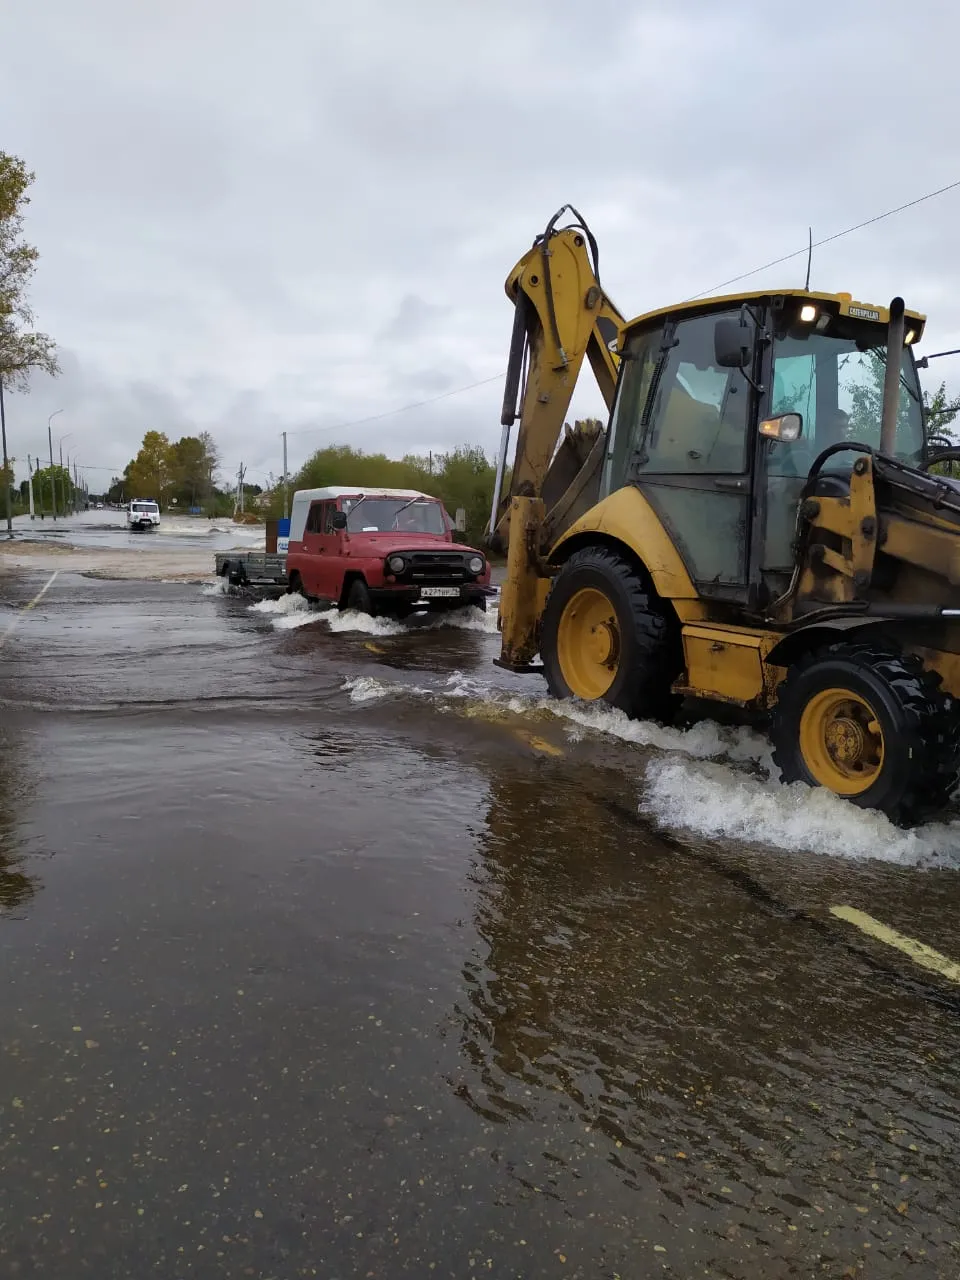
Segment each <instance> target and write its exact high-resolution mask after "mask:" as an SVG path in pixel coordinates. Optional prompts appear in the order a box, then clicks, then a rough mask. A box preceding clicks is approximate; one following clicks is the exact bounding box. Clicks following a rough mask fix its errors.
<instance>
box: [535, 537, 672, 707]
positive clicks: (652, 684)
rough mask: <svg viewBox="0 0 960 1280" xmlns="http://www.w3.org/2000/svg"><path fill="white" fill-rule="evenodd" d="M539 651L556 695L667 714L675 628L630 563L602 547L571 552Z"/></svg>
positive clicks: (555, 585) (554, 590)
mask: <svg viewBox="0 0 960 1280" xmlns="http://www.w3.org/2000/svg"><path fill="white" fill-rule="evenodd" d="M540 656H541V658H542V660H543V668H544V675H545V677H546V681H547V686H548V688H549V690H550V692H551V694H552V695H553V696H554V697H555V698H582V699H584V700H585V701H603V702H606V703H608V704H609V705H610V706H612V707H618V708H619V709H620V710H621V711H625V712H626V714H627V715H628V716H631V717H633V718H635V719H648V720H660V721H666V720H669V719H671V718H672V716H673V714H674V713H675V711H676V709H677V706H678V705H679V701H680V700H679V698H678V697H677V696H676V695H675V694H673V693H672V692H671V689H670V686H671V685H672V684H673V681H674V680H675V679H676V677H677V675H678V674H679V672H680V669H681V648H680V635H679V627H678V626H677V623H676V619H675V618H674V617H673V616H672V614H671V613H669V612H668V606H665V605H664V604H663V603H662V602H661V601H660V600H659V599H658V597H657V596H656V595H655V594H654V593H653V592H652V591H651V590H650V589H649V587H648V586H647V584H646V583H645V582H644V580H643V579H642V578H641V576H640V574H639V573H638V572H637V570H636V568H635V567H634V565H632V564H631V563H630V562H629V561H628V560H627V559H626V558H625V557H623V556H621V555H618V554H617V553H616V552H615V551H611V550H609V549H608V548H606V547H587V548H584V549H583V550H582V551H575V552H574V553H573V555H571V557H570V558H569V560H567V562H566V564H565V565H564V566H563V568H562V569H561V570H560V572H559V573H558V574H557V576H556V578H555V579H554V583H553V586H552V587H551V589H550V594H549V596H548V597H547V602H546V605H545V607H544V611H543V620H542V623H541V628H540Z"/></svg>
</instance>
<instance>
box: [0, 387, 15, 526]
mask: <svg viewBox="0 0 960 1280" xmlns="http://www.w3.org/2000/svg"><path fill="white" fill-rule="evenodd" d="M0 436H2V437H3V508H4V510H5V511H6V513H7V537H8V538H12V537H13V515H12V513H11V511H10V480H11V477H10V476H9V475H8V474H7V468H8V467H9V466H10V463H9V461H8V459H7V420H6V417H5V415H4V412H3V371H2V370H0Z"/></svg>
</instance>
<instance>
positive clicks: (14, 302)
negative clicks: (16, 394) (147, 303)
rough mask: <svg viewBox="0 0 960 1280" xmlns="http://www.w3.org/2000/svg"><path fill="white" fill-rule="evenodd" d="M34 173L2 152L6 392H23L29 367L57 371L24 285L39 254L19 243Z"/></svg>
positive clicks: (2, 365)
mask: <svg viewBox="0 0 960 1280" xmlns="http://www.w3.org/2000/svg"><path fill="white" fill-rule="evenodd" d="M34 177H35V175H34V174H32V173H30V172H28V170H27V167H26V165H25V164H24V163H23V161H22V160H20V159H18V158H17V157H16V156H11V155H8V154H7V153H6V152H5V151H0V377H2V380H3V385H4V387H5V388H7V389H8V390H9V389H11V388H16V389H18V390H26V389H27V386H28V379H29V374H30V370H31V369H42V370H43V371H44V372H46V373H49V374H51V375H53V374H57V373H59V371H60V368H59V365H58V363H57V353H56V346H55V344H54V342H53V340H52V339H51V338H49V337H48V336H47V335H46V334H45V333H37V332H35V331H34V330H33V312H32V311H31V309H30V305H29V303H28V301H27V287H28V285H29V284H30V281H31V279H32V277H33V273H34V272H35V271H36V269H37V259H38V257H39V253H38V252H37V250H36V249H35V248H34V247H33V245H30V244H27V243H26V241H25V240H24V239H23V218H24V209H25V207H26V206H27V205H28V204H29V203H30V200H29V197H28V195H27V191H28V189H29V187H30V184H31V183H32V182H33V180H34Z"/></svg>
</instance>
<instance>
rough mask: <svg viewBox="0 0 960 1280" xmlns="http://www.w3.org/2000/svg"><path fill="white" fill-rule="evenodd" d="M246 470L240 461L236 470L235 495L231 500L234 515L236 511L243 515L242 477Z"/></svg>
mask: <svg viewBox="0 0 960 1280" xmlns="http://www.w3.org/2000/svg"><path fill="white" fill-rule="evenodd" d="M246 471H247V469H246V467H245V466H244V465H243V463H242V462H241V463H240V468H239V470H238V471H237V496H236V497H235V498H234V500H233V514H234V515H236V514H237V512H238V511H239V512H240V514H241V515H243V477H244V476H245V475H246Z"/></svg>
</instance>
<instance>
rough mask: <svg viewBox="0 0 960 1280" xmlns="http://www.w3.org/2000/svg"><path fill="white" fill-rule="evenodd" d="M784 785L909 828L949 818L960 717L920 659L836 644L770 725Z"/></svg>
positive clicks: (804, 665) (815, 660)
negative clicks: (823, 793)
mask: <svg viewBox="0 0 960 1280" xmlns="http://www.w3.org/2000/svg"><path fill="white" fill-rule="evenodd" d="M770 736H771V738H772V741H773V747H774V751H773V759H774V763H775V764H776V765H777V766H778V768H779V770H780V777H781V780H782V781H783V782H806V783H807V784H808V785H809V786H822V787H826V788H827V789H828V790H830V791H833V792H834V793H835V794H836V795H840V796H843V797H844V798H845V799H847V800H851V801H852V802H853V803H854V804H856V805H859V806H861V807H862V808H865V809H879V810H881V811H882V812H883V813H885V814H886V815H887V817H888V818H890V819H891V820H892V821H893V822H897V823H900V824H901V825H907V824H911V823H915V822H917V821H919V820H920V819H922V818H924V817H926V816H928V815H929V814H932V813H934V812H936V811H937V810H938V809H941V808H943V806H944V805H945V804H946V802H947V801H948V800H949V798H950V795H951V793H952V791H953V790H954V788H955V786H956V784H957V775H958V770H960V708H958V706H957V704H956V703H955V701H954V700H953V698H951V697H950V696H949V694H946V693H944V691H943V690H942V689H941V688H940V677H939V676H938V675H937V674H936V672H933V671H928V670H926V669H925V668H924V666H923V663H922V661H921V660H920V658H919V657H917V656H916V655H909V656H904V655H902V654H900V653H897V652H894V651H892V650H890V649H885V648H882V647H880V646H874V645H868V644H836V645H830V646H828V647H826V648H824V649H820V650H817V651H816V652H814V653H811V654H808V655H806V656H805V657H804V658H801V659H800V660H799V662H797V663H796V665H795V666H794V667H792V668H791V670H790V671H789V672H788V674H787V676H786V678H785V679H784V681H783V683H782V684H781V686H780V689H779V692H778V697H777V704H776V706H775V707H774V710H773V715H772V719H771V734H770Z"/></svg>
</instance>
